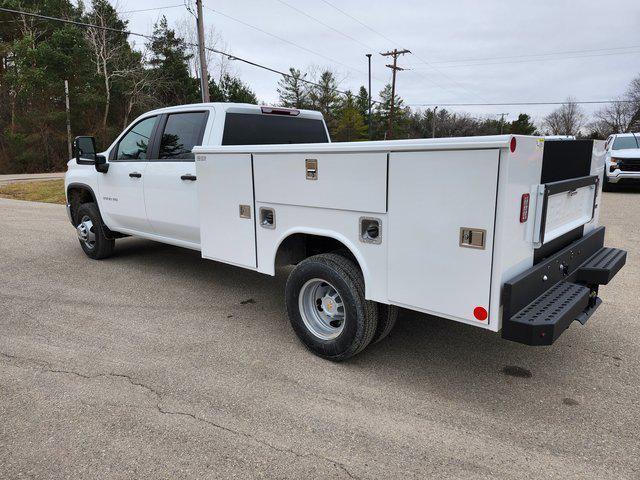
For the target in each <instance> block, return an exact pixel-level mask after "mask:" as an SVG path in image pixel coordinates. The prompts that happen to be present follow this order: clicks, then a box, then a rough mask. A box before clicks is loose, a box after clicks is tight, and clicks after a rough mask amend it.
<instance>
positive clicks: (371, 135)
mask: <svg viewBox="0 0 640 480" xmlns="http://www.w3.org/2000/svg"><path fill="white" fill-rule="evenodd" d="M367 58H368V59H369V140H373V132H372V131H371V54H370V53H367Z"/></svg>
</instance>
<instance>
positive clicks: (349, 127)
mask: <svg viewBox="0 0 640 480" xmlns="http://www.w3.org/2000/svg"><path fill="white" fill-rule="evenodd" d="M366 136H367V125H366V124H365V122H364V118H363V116H362V114H361V113H360V110H359V108H358V104H357V99H356V98H355V97H354V96H353V94H352V93H351V92H347V94H346V96H345V98H344V100H343V102H342V104H341V105H340V108H339V110H338V114H337V118H336V121H335V125H334V131H333V132H332V138H333V139H334V140H337V141H338V142H352V141H355V140H362V139H364V138H366Z"/></svg>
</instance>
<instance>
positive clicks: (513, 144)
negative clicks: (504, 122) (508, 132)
mask: <svg viewBox="0 0 640 480" xmlns="http://www.w3.org/2000/svg"><path fill="white" fill-rule="evenodd" d="M516 148H518V140H517V139H516V137H511V142H510V143H509V149H510V150H511V153H516Z"/></svg>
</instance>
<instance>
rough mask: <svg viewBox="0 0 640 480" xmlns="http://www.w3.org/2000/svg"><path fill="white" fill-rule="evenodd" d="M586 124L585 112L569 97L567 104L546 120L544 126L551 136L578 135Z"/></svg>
mask: <svg viewBox="0 0 640 480" xmlns="http://www.w3.org/2000/svg"><path fill="white" fill-rule="evenodd" d="M585 122H586V116H585V114H584V112H583V111H582V109H581V108H580V106H579V105H578V104H577V103H576V101H575V99H573V98H571V97H569V98H567V102H566V103H564V104H563V105H562V106H561V107H560V108H558V109H556V110H554V111H553V112H551V113H550V114H549V115H547V116H546V117H545V118H544V120H543V122H542V126H543V128H544V129H545V130H547V132H548V133H549V134H551V135H577V134H578V133H580V129H581V128H582V127H583V126H584V125H585Z"/></svg>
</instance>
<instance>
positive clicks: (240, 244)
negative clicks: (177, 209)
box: [196, 154, 257, 269]
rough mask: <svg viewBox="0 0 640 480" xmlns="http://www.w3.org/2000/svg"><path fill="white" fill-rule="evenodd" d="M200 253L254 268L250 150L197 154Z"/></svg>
mask: <svg viewBox="0 0 640 480" xmlns="http://www.w3.org/2000/svg"><path fill="white" fill-rule="evenodd" d="M196 174H197V177H198V207H199V211H200V242H201V245H200V246H201V250H202V257H203V258H208V259H211V260H217V261H219V262H224V263H230V264H232V265H238V266H241V267H245V268H252V269H255V268H256V266H257V262H256V230H255V223H254V217H255V202H254V198H253V165H252V158H251V155H250V154H198V155H196Z"/></svg>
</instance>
